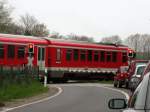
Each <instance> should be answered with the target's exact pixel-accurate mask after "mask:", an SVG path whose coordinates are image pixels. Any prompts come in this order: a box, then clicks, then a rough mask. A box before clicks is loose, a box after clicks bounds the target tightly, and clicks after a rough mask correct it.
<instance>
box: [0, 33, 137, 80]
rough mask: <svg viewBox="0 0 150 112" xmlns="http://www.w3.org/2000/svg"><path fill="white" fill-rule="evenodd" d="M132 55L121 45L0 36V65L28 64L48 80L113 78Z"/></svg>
mask: <svg viewBox="0 0 150 112" xmlns="http://www.w3.org/2000/svg"><path fill="white" fill-rule="evenodd" d="M30 47H31V49H32V50H31V51H30ZM133 54H134V52H133V50H131V49H129V48H128V47H126V46H120V45H103V44H93V43H87V42H77V41H69V40H59V39H51V38H48V37H31V36H22V35H10V34H0V66H13V67H15V66H28V65H29V63H30V65H32V66H33V67H34V66H36V67H39V71H40V75H43V74H45V73H44V72H45V71H46V74H47V75H48V79H49V80H50V79H53V80H54V79H55V80H68V79H99V78H108V77H109V78H112V77H113V74H115V73H116V72H117V70H118V68H119V67H120V66H123V67H127V66H128V61H129V60H130V59H132V58H133V56H134V55H133ZM110 74H111V75H110Z"/></svg>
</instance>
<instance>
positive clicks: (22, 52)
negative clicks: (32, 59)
mask: <svg viewBox="0 0 150 112" xmlns="http://www.w3.org/2000/svg"><path fill="white" fill-rule="evenodd" d="M24 55H25V47H23V46H21V47H18V58H24Z"/></svg>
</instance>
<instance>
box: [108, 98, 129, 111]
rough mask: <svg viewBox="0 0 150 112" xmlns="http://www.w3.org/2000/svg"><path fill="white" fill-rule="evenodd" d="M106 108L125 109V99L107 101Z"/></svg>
mask: <svg viewBox="0 0 150 112" xmlns="http://www.w3.org/2000/svg"><path fill="white" fill-rule="evenodd" d="M108 107H109V108H110V109H125V108H127V101H126V100H125V99H111V100H109V103H108Z"/></svg>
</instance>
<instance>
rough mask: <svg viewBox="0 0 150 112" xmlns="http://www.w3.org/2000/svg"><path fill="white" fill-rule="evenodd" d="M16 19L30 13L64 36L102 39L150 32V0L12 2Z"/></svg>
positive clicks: (51, 29) (23, 0)
mask: <svg viewBox="0 0 150 112" xmlns="http://www.w3.org/2000/svg"><path fill="white" fill-rule="evenodd" d="M8 1H9V3H11V5H12V6H13V7H14V11H13V16H14V17H16V18H18V17H19V16H20V15H24V14H25V13H29V14H31V15H33V16H35V17H36V18H37V19H38V20H39V21H40V22H42V23H45V24H46V25H47V26H48V29H49V30H50V31H56V32H59V33H60V34H70V33H74V34H78V35H87V36H92V37H94V39H95V40H96V41H100V39H101V38H102V37H106V36H111V35H119V36H120V37H122V38H124V37H127V36H129V35H130V34H135V33H150V0H8Z"/></svg>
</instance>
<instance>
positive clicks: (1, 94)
mask: <svg viewBox="0 0 150 112" xmlns="http://www.w3.org/2000/svg"><path fill="white" fill-rule="evenodd" d="M47 91H48V87H43V85H42V84H41V83H40V82H38V81H32V82H31V83H28V84H11V85H9V86H6V87H5V86H4V87H2V88H1V89H0V102H5V101H12V100H14V99H21V98H27V97H31V96H34V95H38V94H41V93H44V92H47Z"/></svg>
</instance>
